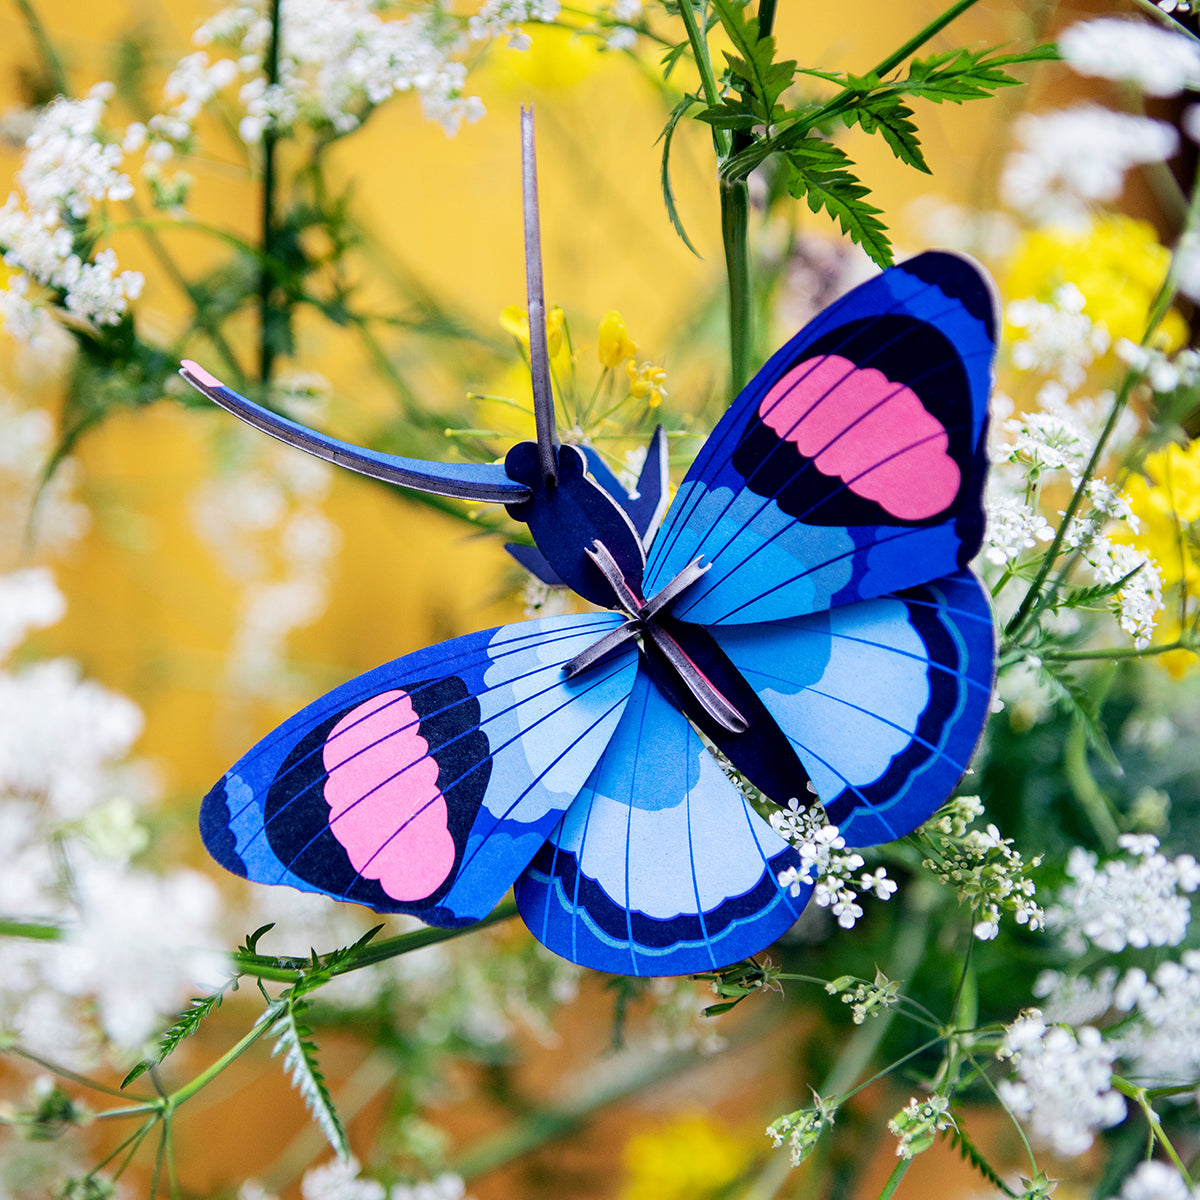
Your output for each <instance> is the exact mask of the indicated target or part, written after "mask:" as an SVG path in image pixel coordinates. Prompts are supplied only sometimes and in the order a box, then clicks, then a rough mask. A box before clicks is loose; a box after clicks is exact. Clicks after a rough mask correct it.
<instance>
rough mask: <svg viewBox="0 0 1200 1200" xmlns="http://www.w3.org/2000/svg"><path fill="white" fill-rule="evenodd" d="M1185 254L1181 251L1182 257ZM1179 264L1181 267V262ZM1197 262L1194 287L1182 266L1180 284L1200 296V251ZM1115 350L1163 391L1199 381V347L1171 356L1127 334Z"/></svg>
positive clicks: (1192, 293) (1157, 389) (1156, 388)
mask: <svg viewBox="0 0 1200 1200" xmlns="http://www.w3.org/2000/svg"><path fill="white" fill-rule="evenodd" d="M1182 258H1183V255H1182V253H1181V255H1180V260H1182ZM1179 265H1180V266H1181V267H1182V265H1183V264H1182V262H1180V263H1179ZM1196 265H1197V268H1198V274H1197V279H1196V283H1195V287H1194V288H1193V289H1192V290H1190V291H1189V290H1188V288H1187V287H1185V286H1184V276H1185V274H1186V272H1185V271H1183V270H1181V273H1180V288H1181V289H1182V290H1183V291H1184V292H1186V293H1187V295H1189V296H1191V297H1192V299H1198V298H1200V255H1198V256H1197V259H1196ZM1116 352H1117V357H1118V358H1120V359H1121V361H1122V362H1124V363H1126V364H1128V365H1129V366H1130V367H1131V368H1132V369H1133V370H1135V371H1137V372H1138V374H1140V375H1142V376H1144V378H1145V380H1146V382H1147V383H1148V384H1149V385H1150V387H1151V388H1152V389H1153V390H1154V391H1155V392H1158V393H1160V394H1162V393H1165V392H1173V391H1175V389H1176V388H1191V387H1195V386H1196V383H1197V382H1198V381H1200V350H1193V349H1192V348H1191V347H1188V348H1187V349H1186V350H1180V351H1179V353H1178V354H1176V355H1175V356H1174V357H1171V356H1170V355H1168V354H1165V353H1164V352H1163V351H1161V350H1155V349H1153V348H1152V347H1150V346H1138V345H1135V344H1134V343H1133V342H1131V341H1130V340H1129V339H1128V338H1122V339H1121V340H1120V341H1119V342H1118V343H1117V345H1116Z"/></svg>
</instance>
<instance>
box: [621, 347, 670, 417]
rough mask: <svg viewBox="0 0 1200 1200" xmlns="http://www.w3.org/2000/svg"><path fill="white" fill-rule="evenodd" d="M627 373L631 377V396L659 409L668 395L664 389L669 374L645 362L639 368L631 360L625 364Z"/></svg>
mask: <svg viewBox="0 0 1200 1200" xmlns="http://www.w3.org/2000/svg"><path fill="white" fill-rule="evenodd" d="M625 371H626V373H627V374H628V376H629V394H630V395H631V396H632V397H633V398H634V399H635V400H645V401H646V403H647V404H648V405H649V406H650V407H651V408H657V407H658V406H659V405H660V404H661V403H662V402H663V397H664V396H665V395H666V394H667V389H666V388H665V387H663V384H664V383H666V380H667V373H666V371H665V370H664V369H663V368H662V367H659V366H655V364H654V363H652V362H644V363H642V365H641V366H640V367H639V366H638V365H637V364H636V363H635V362H634V361H633V359H632V358H631V359H630V360H629V361H628V362H627V363H626V364H625Z"/></svg>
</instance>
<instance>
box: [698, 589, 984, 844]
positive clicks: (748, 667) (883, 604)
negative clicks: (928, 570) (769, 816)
mask: <svg viewBox="0 0 1200 1200" xmlns="http://www.w3.org/2000/svg"><path fill="white" fill-rule="evenodd" d="M711 633H712V635H713V637H714V638H715V639H716V641H717V643H718V645H720V647H721V649H722V650H723V651H724V652H725V654H726V655H728V657H729V658H730V660H731V661H732V662H733V663H734V665H735V666H736V667H737V668H738V670H740V671H741V672H742V674H743V676H744V677H745V679H746V681H747V682H748V683H749V684H750V685H751V687H752V688H754V690H755V691H756V692H757V693H758V695H759V697H760V699H761V700H762V702H763V704H764V706H765V707H766V709H767V710H768V711H769V712H770V714H771V715H772V716H773V717H774V718H775V721H776V722H777V723H778V725H779V726H780V728H781V729H782V730H783V732H784V734H785V735H786V737H787V738H788V740H789V741H790V742H791V743H792V746H793V747H794V749H795V751H796V754H797V756H798V757H799V759H800V761H801V762H802V763H803V765H804V767H805V769H806V770H807V771H808V774H809V777H810V779H811V781H812V787H813V788H814V790H815V791H816V794H817V796H818V798H819V799H820V800H821V801H822V803H823V804H824V806H825V810H826V813H827V814H828V817H829V820H830V822H831V823H833V824H836V825H837V826H838V829H839V831H840V832H841V834H842V835H843V836H844V837H845V839H846V841H847V843H848V844H850V845H854V846H870V845H874V844H876V843H878V842H885V841H890V840H892V839H894V838H898V837H902V836H903V835H904V834H906V833H909V832H911V831H912V830H913V829H915V828H916V827H917V826H918V825H920V824H921V823H922V822H923V821H925V820H926V819H927V818H928V817H929V816H931V815H932V813H933V812H934V811H935V810H936V809H937V808H938V807H940V805H941V804H942V802H943V801H944V800H945V799H946V797H947V796H948V795H949V794H950V792H951V791H952V790H953V788H954V787H955V785H956V784H957V783H958V781H959V779H961V778H962V775H963V773H964V772H965V771H966V769H967V765H968V763H969V762H970V758H971V754H972V753H973V751H974V749H975V744H976V742H977V741H978V739H979V734H980V731H981V730H982V728H983V724H984V721H985V720H986V719H987V714H988V709H989V701H990V697H991V687H992V673H993V656H994V652H993V629H992V616H991V609H990V606H989V602H988V598H987V594H986V592H985V591H984V589H983V587H982V585H981V584H980V583H979V581H978V580H977V579H976V578H975V576H974V575H972V574H971V572H970V571H960V572H958V573H957V574H955V575H951V576H948V577H946V578H944V579H936V580H934V581H933V582H931V583H927V584H921V585H919V586H917V587H913V588H909V589H906V590H905V591H902V592H898V593H896V594H894V595H891V596H885V597H881V598H878V599H874V600H864V601H861V602H859V603H857V604H848V605H843V606H841V607H839V608H835V609H830V610H829V611H827V612H821V613H812V614H808V615H805V616H802V617H794V618H791V619H790V620H787V621H773V622H768V623H766V624H762V625H752V626H750V625H722V626H717V627H715V628H713V629H712V630H711ZM775 799H777V800H780V801H782V800H783V799H785V798H784V797H775ZM800 799H801V800H803V799H804V797H800Z"/></svg>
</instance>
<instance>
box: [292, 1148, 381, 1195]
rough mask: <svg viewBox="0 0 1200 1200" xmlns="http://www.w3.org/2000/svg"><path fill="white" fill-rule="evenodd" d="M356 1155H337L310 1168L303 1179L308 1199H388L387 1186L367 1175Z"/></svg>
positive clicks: (304, 1191) (304, 1190)
mask: <svg viewBox="0 0 1200 1200" xmlns="http://www.w3.org/2000/svg"><path fill="white" fill-rule="evenodd" d="M361 1171H362V1168H361V1167H360V1166H359V1163H358V1160H357V1159H356V1158H349V1159H334V1160H333V1161H332V1162H328V1163H323V1164H322V1165H321V1166H319V1167H313V1168H312V1170H311V1171H306V1172H305V1174H304V1178H303V1179H302V1180H301V1181H300V1195H301V1196H303V1197H304V1200H387V1189H386V1188H385V1187H384V1186H383V1184H382V1183H380V1182H378V1180H375V1179H364V1178H363V1177H362V1175H361V1174H360V1172H361Z"/></svg>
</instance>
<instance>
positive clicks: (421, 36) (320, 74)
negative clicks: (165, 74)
mask: <svg viewBox="0 0 1200 1200" xmlns="http://www.w3.org/2000/svg"><path fill="white" fill-rule="evenodd" d="M384 7H386V6H385V5H381V4H378V3H373V2H372V0H289V3H288V4H286V5H284V6H283V8H282V16H281V24H280V30H279V44H278V47H277V58H278V62H277V71H276V78H275V80H274V81H273V82H269V81H268V78H267V75H266V73H265V61H266V56H267V54H268V53H269V49H270V42H271V21H270V17H269V15H268V6H267V4H266V2H265V0H257V2H252V3H244V2H242V3H234V4H231V5H229V6H228V7H226V8H224V9H222V10H221V11H220V12H219V13H217V15H216V16H214V17H212V18H211V19H210V20H208V21H206V22H205V23H204V24H202V25H201V26H200V27H199V28H198V29H197V31H196V34H195V36H194V39H193V40H194V41H195V43H196V44H197V46H199V47H201V49H200V50H199V51H198V52H197V53H195V54H192V55H189V56H188V57H186V58H184V59H182V60H181V61H180V62H179V63H178V64H177V66H176V68H175V70H174V71H172V73H171V75H170V77H169V78H168V80H167V84H166V89H165V92H164V98H165V99H166V101H167V102H168V107H167V109H166V111H165V112H164V113H163V114H161V115H160V116H158V117H156V118H154V119H152V120H151V121H150V122H149V124H148V126H147V129H146V131H145V132H147V133H148V134H149V137H150V149H149V150H148V151H147V153H148V155H149V156H150V157H151V158H152V159H155V160H157V161H159V162H162V161H164V160H165V159H167V158H169V157H170V155H171V153H172V152H173V151H174V150H176V149H186V148H187V147H188V146H189V145H190V143H191V139H192V129H193V125H194V122H195V120H196V117H197V116H198V115H199V113H200V111H201V110H202V108H203V107H204V106H205V105H206V104H207V103H208V102H209V101H210V100H211V99H212V98H213V97H214V96H215V95H217V93H219V92H220V91H222V90H223V89H225V88H227V87H230V86H231V85H233V84H235V83H237V82H238V80H241V85H240V88H239V90H238V99H239V100H240V101H241V103H242V104H243V105H244V107H245V110H246V115H245V116H244V117H243V118H242V120H241V122H240V124H239V133H240V134H241V136H242V139H243V141H245V142H246V143H248V144H256V143H257V142H259V141H260V139H261V138H262V136H263V133H264V132H265V131H266V130H267V129H273V130H275V131H277V132H280V133H286V132H289V131H291V130H293V129H294V128H295V127H296V126H297V125H300V124H308V125H310V126H312V127H314V128H317V129H331V130H333V131H334V132H335V133H348V132H350V131H351V130H353V129H356V128H357V127H358V126H359V125H360V124H361V123H362V120H363V118H364V117H365V116H366V115H367V113H369V112H370V110H371V109H372V108H374V107H376V106H378V105H380V104H382V103H384V101H386V100H388V99H390V98H391V97H392V96H395V95H397V94H399V93H403V92H414V93H415V94H416V95H417V96H418V97H419V99H420V101H421V107H422V111H423V112H424V114H425V116H426V117H427V118H428V119H429V120H431V121H436V122H437V123H438V124H440V125H441V126H442V127H443V128H444V129H445V130H446V132H447V133H455V132H456V131H457V130H458V129H459V127H460V126H461V125H462V124H463V122H465V121H475V120H478V119H479V118H480V117H481V116H482V115H483V111H484V110H483V104H482V102H481V101H480V100H479V98H478V97H476V96H468V95H466V94H465V93H464V90H463V89H464V85H465V82H466V75H467V68H466V66H465V65H464V64H463V63H462V62H459V61H456V59H455V57H454V56H455V55H456V54H459V53H461V52H462V50H463V49H464V48H465V45H466V42H465V40H464V39H463V37H462V35H461V33H460V27H459V23H458V21H457V19H455V18H453V17H451V16H450V14H449V13H447V12H445V11H444V10H443V8H442V6H440V5H433V6H430V7H429V8H427V9H425V10H423V11H418V12H413V13H410V14H409V15H407V16H402V17H396V18H393V19H385V18H384V17H383V16H382V15H381V14H380V9H381V8H384ZM491 7H496V6H494V5H493V6H491ZM503 7H504V8H505V9H506V11H507V10H512V9H517V8H519V9H521V10H522V13H523V14H526V15H521V14H516V13H513V14H512V21H513V22H519V21H521V20H552V19H553V17H554V15H556V13H557V5H551V4H550V3H546V4H544V5H542V6H541V7H539V8H537V9H536V11H535V6H534V5H532V4H520V3H516V4H513V3H508V4H506V5H504V6H503ZM488 8H489V6H487V5H485V10H486V9H488ZM543 11H544V13H545V14H546V15H543ZM494 27H495V28H494ZM504 28H505V18H504V15H503V14H500V13H497V14H494V15H493V16H491V17H489V16H488V15H487V14H486V12H484V13H481V14H480V15H479V16H477V17H473V18H472V19H471V25H470V29H471V37H473V38H483V37H490V36H493V34H494V33H495V32H498V31H500V30H502V29H504ZM506 31H509V32H511V30H506ZM513 36H514V37H516V36H517V35H516V34H515V33H513ZM215 47H223V48H225V49H226V50H227V51H228V52H229V56H228V57H218V58H216V59H215V60H213V59H210V58H209V53H208V48H215ZM133 132H134V136H135V138H136V137H140V136H141V134H142V131H140V130H138V131H133Z"/></svg>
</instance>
